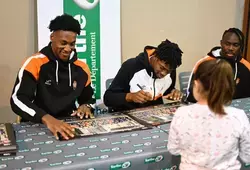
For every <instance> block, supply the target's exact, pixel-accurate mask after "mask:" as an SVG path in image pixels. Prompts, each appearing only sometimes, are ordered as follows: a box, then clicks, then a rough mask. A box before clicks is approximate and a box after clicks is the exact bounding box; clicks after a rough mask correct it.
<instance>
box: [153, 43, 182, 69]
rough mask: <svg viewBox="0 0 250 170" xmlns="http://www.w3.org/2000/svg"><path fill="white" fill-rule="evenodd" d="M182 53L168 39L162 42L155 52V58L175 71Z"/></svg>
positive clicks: (179, 63)
mask: <svg viewBox="0 0 250 170" xmlns="http://www.w3.org/2000/svg"><path fill="white" fill-rule="evenodd" d="M182 53H183V52H182V51H181V49H180V48H179V46H178V45H177V44H175V43H173V42H171V41H169V40H168V39H166V40H165V41H162V42H161V44H159V45H158V47H157V49H156V50H155V54H156V56H157V57H158V58H159V59H160V60H162V61H164V62H165V63H167V64H169V65H170V68H171V69H176V68H177V67H179V66H180V65H181V64H182V63H181V57H182Z"/></svg>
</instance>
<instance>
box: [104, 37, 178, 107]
mask: <svg viewBox="0 0 250 170" xmlns="http://www.w3.org/2000/svg"><path fill="white" fill-rule="evenodd" d="M181 57H182V51H181V50H180V48H179V47H178V45H177V44H175V43H172V42H170V41H169V40H166V41H163V42H162V43H161V44H160V45H159V46H158V47H157V48H156V47H152V46H146V47H145V48H144V52H142V53H140V54H139V55H138V56H137V57H136V58H131V59H128V60H127V61H125V62H124V63H123V64H122V66H121V68H120V70H119V72H118V73H117V75H116V77H115V78H114V80H113V81H112V84H111V85H110V87H109V88H108V89H107V90H106V92H105V94H104V104H105V105H106V106H108V107H110V108H112V109H113V110H114V111H122V110H129V109H134V108H138V107H145V106H150V105H155V104H160V103H163V101H162V96H165V97H166V98H172V99H174V100H179V99H180V98H181V97H182V94H181V92H180V91H179V90H176V89H175V81H176V70H175V69H176V68H177V67H178V66H180V65H181Z"/></svg>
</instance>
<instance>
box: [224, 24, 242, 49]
mask: <svg viewBox="0 0 250 170" xmlns="http://www.w3.org/2000/svg"><path fill="white" fill-rule="evenodd" d="M226 33H234V34H236V35H237V37H238V38H239V40H240V48H241V52H243V51H244V42H245V37H244V34H243V33H242V31H241V30H240V29H238V28H229V29H228V30H225V31H224V33H223V35H222V39H223V38H224V36H225V35H226Z"/></svg>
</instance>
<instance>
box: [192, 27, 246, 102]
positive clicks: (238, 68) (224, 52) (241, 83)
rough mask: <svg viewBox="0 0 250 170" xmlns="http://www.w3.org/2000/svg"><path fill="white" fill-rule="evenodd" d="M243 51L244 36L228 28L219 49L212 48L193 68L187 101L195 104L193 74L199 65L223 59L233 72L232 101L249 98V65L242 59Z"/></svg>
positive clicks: (237, 30) (235, 29)
mask: <svg viewBox="0 0 250 170" xmlns="http://www.w3.org/2000/svg"><path fill="white" fill-rule="evenodd" d="M243 49H244V35H243V33H242V32H241V31H240V30H239V29H237V28H229V29H228V30H226V31H225V32H224V34H223V36H222V40H221V47H214V48H213V49H212V50H211V51H210V52H209V53H208V54H207V56H206V57H204V58H202V59H201V60H199V61H198V62H197V63H196V64H195V67H194V68H193V71H192V74H191V76H190V80H189V85H188V91H187V101H189V102H196V100H195V98H194V96H193V87H192V83H193V74H195V72H196V69H197V67H198V66H199V64H200V63H202V62H204V61H206V60H215V59H225V60H226V61H228V62H229V63H230V64H231V66H232V68H233V70H234V80H235V84H236V86H235V87H236V89H235V94H234V99H239V98H246V97H250V88H249V87H250V71H249V70H250V63H249V62H248V61H247V60H245V59H244V58H242V55H241V54H242V52H243Z"/></svg>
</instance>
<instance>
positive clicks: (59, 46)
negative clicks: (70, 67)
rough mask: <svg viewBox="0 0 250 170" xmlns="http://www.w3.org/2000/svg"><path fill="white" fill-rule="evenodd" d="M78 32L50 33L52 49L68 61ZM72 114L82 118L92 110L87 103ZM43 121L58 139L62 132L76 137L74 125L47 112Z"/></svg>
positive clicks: (63, 134)
mask: <svg viewBox="0 0 250 170" xmlns="http://www.w3.org/2000/svg"><path fill="white" fill-rule="evenodd" d="M76 36H77V34H76V33H75V32H71V31H62V30H59V31H55V32H53V33H52V34H51V35H50V40H51V47H52V51H53V53H54V54H55V56H56V57H58V58H59V59H61V60H62V61H64V62H68V60H69V57H70V54H71V52H72V51H74V50H75V42H76ZM71 116H77V117H79V118H80V119H83V118H84V117H85V118H90V116H91V110H90V108H89V107H87V105H85V104H83V105H81V106H79V107H78V109H77V110H76V111H74V112H73V113H72V114H71ZM42 122H43V123H44V124H45V125H46V126H47V127H48V129H49V130H50V131H51V132H52V133H53V135H54V136H55V137H56V138H57V139H58V134H57V133H60V134H61V135H62V137H63V138H64V139H66V140H68V139H70V138H73V137H74V130H75V129H74V127H72V126H70V125H69V124H67V123H65V122H63V121H61V120H58V119H56V118H54V117H53V116H51V115H50V114H46V115H44V116H43V117H42Z"/></svg>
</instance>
